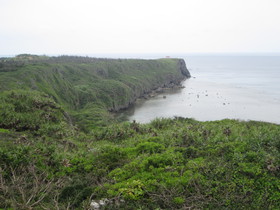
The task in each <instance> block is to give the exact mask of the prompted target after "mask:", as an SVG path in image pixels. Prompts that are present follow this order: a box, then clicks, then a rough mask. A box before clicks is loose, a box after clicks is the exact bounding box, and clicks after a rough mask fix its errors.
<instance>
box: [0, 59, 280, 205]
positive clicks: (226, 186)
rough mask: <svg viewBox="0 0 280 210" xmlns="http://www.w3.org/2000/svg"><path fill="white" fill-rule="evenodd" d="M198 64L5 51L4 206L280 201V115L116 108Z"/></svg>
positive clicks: (0, 147) (1, 109) (1, 103)
mask: <svg viewBox="0 0 280 210" xmlns="http://www.w3.org/2000/svg"><path fill="white" fill-rule="evenodd" d="M188 76H190V75H189V73H188V71H187V69H186V66H185V64H184V62H183V60H180V59H160V60H135V59H134V60H129V59H128V60H126V59H96V58H87V57H70V56H61V57H47V56H34V55H32V56H31V55H20V56H17V57H15V58H1V59H0V89H1V93H0V209H279V208H280V125H275V124H270V123H263V122H255V121H249V122H241V121H236V120H222V121H215V122H198V121H195V120H193V119H184V118H175V119H156V120H154V121H152V122H151V123H149V124H139V123H136V122H134V123H129V122H117V121H116V120H115V119H114V117H113V115H112V114H111V112H113V111H117V110H119V109H121V108H125V107H127V106H128V105H129V104H131V103H133V102H134V100H135V99H136V98H137V97H141V96H142V95H144V94H146V93H148V92H150V91H151V90H153V89H155V88H158V87H163V86H167V87H168V86H170V84H178V83H179V82H180V81H181V80H182V79H184V78H186V77H188ZM97 206H99V208H97Z"/></svg>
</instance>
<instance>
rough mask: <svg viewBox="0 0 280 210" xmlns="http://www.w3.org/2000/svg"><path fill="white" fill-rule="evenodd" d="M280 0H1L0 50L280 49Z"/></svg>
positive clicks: (7, 52) (8, 52)
mask: <svg viewBox="0 0 280 210" xmlns="http://www.w3.org/2000/svg"><path fill="white" fill-rule="evenodd" d="M279 10H280V1H279V0H211V1H210V0H0V20H1V21H0V55H16V54H21V53H30V54H106V53H107V54H113V53H114V54H129V53H150V54H151V53H166V54H172V53H224V52H225V53H266V52H270V53H279V52H280V12H279Z"/></svg>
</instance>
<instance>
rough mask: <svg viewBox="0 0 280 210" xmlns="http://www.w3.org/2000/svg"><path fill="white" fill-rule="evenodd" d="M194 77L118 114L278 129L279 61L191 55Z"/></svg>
mask: <svg viewBox="0 0 280 210" xmlns="http://www.w3.org/2000/svg"><path fill="white" fill-rule="evenodd" d="M182 58H183V59H184V60H185V62H186V65H187V68H188V69H189V71H190V73H191V75H192V77H191V78H190V79H186V80H185V81H183V82H182V85H183V86H184V88H182V89H175V90H166V91H165V92H164V93H162V94H159V95H157V96H156V97H153V98H150V99H148V100H145V99H139V100H137V102H136V103H135V105H133V106H131V107H130V108H129V109H128V110H125V111H123V112H122V113H120V115H121V117H122V118H125V119H126V120H129V121H133V120H135V121H136V122H140V123H148V122H150V121H152V120H154V119H156V118H173V117H185V118H193V119H196V120H199V121H215V120H221V119H237V120H242V121H248V120H255V121H264V122H270V123H275V124H280V56H279V55H278V56H271V55H269V56H260V55H257V56H249V55H246V56H244V55H230V56H229V55H188V56H183V57H182Z"/></svg>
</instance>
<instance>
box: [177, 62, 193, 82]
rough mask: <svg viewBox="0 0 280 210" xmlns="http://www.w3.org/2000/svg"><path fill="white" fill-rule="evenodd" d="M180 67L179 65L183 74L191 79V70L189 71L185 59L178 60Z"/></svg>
mask: <svg viewBox="0 0 280 210" xmlns="http://www.w3.org/2000/svg"><path fill="white" fill-rule="evenodd" d="M178 65H179V69H180V70H181V73H182V74H183V75H184V76H186V77H187V78H190V77H191V74H190V72H189V70H188V69H187V66H186V63H185V61H184V60H183V59H179V60H178Z"/></svg>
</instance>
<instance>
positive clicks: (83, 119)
mask: <svg viewBox="0 0 280 210" xmlns="http://www.w3.org/2000/svg"><path fill="white" fill-rule="evenodd" d="M28 58H29V57H26V56H25V57H24V56H20V57H17V58H13V59H8V60H7V61H5V62H3V61H2V62H1V64H2V66H1V65H0V90H1V91H4V90H13V89H21V90H37V91H41V92H44V93H46V94H48V95H49V96H51V97H52V98H53V99H54V100H55V101H56V102H57V103H59V104H60V105H61V106H63V107H64V108H65V109H66V110H67V111H68V112H70V113H71V114H72V115H73V116H76V119H77V121H78V122H80V124H83V125H84V126H85V127H93V126H94V125H96V124H104V123H105V124H106V121H108V120H111V119H110V117H109V113H108V112H107V110H119V109H121V108H125V107H127V106H128V105H129V104H130V103H133V102H134V100H135V99H136V98H137V97H139V96H141V95H142V94H144V93H146V92H149V91H150V90H152V89H154V88H156V87H159V86H162V85H163V84H168V83H170V82H172V81H173V82H177V81H180V80H182V79H183V78H184V76H183V75H182V73H181V69H180V65H179V64H180V62H179V61H180V60H178V59H160V60H136V59H134V60H133V59H130V60H126V59H94V58H83V57H68V56H63V57H57V58H48V57H43V58H42V57H34V56H31V58H32V60H30V59H28ZM2 60H3V59H2ZM13 62H14V63H13ZM92 119H95V123H93V120H92ZM91 125H93V126H91Z"/></svg>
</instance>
